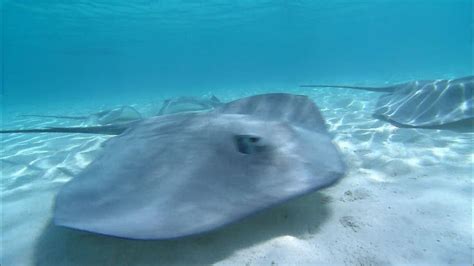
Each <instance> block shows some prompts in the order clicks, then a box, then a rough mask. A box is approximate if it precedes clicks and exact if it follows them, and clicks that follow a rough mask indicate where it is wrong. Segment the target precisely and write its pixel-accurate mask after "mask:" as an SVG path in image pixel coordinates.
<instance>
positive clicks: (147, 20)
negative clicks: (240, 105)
mask: <svg viewBox="0 0 474 266" xmlns="http://www.w3.org/2000/svg"><path fill="white" fill-rule="evenodd" d="M1 1H2V2H1V3H2V6H1V23H2V25H1V28H2V42H1V46H2V47H1V48H2V54H1V61H2V65H1V67H2V69H1V71H2V88H1V109H2V120H1V121H0V122H1V124H2V128H34V127H47V126H77V125H84V123H81V122H79V124H78V122H77V121H66V120H60V119H41V118H24V117H23V118H20V117H19V116H18V115H21V114H27V113H40V114H63V115H84V114H90V113H94V112H97V111H100V110H103V109H107V108H113V107H117V106H119V105H132V106H134V107H135V108H136V109H137V110H139V111H140V112H141V113H142V114H144V115H145V116H151V115H153V114H156V111H157V110H158V109H159V107H160V105H161V103H162V100H163V99H165V98H168V97H174V96H208V95H211V94H214V95H216V96H218V97H219V98H220V99H221V100H223V101H229V100H233V99H237V98H239V97H242V96H249V95H253V94H256V93H265V92H275V91H279V92H289V93H298V94H305V95H308V96H309V97H310V98H311V99H313V100H314V101H315V103H316V104H317V105H318V106H319V108H320V109H321V111H322V113H323V115H324V117H325V118H326V122H327V125H328V128H329V131H330V133H331V134H332V135H333V136H334V142H335V144H336V145H338V146H339V148H340V150H341V154H342V156H343V157H344V158H345V160H346V162H347V164H348V173H347V175H346V176H345V177H344V178H343V180H342V181H341V182H340V183H339V184H337V185H336V186H334V187H331V188H329V189H327V190H324V191H323V192H318V193H316V194H313V195H310V196H308V197H306V198H301V199H298V200H297V201H295V202H290V203H288V204H284V205H282V206H279V207H277V208H275V209H272V210H269V211H266V212H264V213H262V214H260V215H257V216H255V217H251V218H249V219H247V220H245V221H243V222H242V223H237V224H235V225H232V226H230V227H226V228H224V229H222V230H219V231H217V232H211V233H209V234H206V235H204V236H200V237H197V238H190V239H182V240H176V241H171V242H160V241H149V242H146V241H145V242H142V241H128V240H123V239H115V238H107V237H103V236H98V235H93V234H87V233H83V232H75V231H73V230H66V229H63V228H58V227H56V226H54V225H53V224H52V223H51V216H52V211H51V209H52V206H53V202H54V196H55V195H56V194H57V192H58V189H59V188H60V187H62V186H63V185H64V183H66V182H67V181H68V180H70V179H71V176H74V175H75V174H77V173H79V172H80V171H81V170H82V169H84V167H86V166H87V164H89V163H90V162H91V161H93V160H94V158H95V157H96V156H97V154H98V153H99V152H100V149H101V145H102V143H103V142H104V141H105V140H106V139H107V138H108V137H107V136H95V135H87V136H85V135H80V134H73V135H71V134H59V135H54V134H53V135H48V134H32V135H18V134H9V135H2V139H1V149H2V152H1V156H0V161H1V169H2V175H1V178H2V181H1V188H2V191H1V197H2V200H1V211H2V229H1V231H2V243H1V245H0V252H1V258H0V263H1V264H2V265H156V264H163V265H172V264H177V265H188V264H204V265H208V264H218V265H273V264H277V265H278V264H279V265H289V264H295V263H296V264H307V265H314V264H326V265H344V264H346V265H353V264H360V265H379V264H395V265H397V264H405V265H407V264H425V265H434V264H437V265H445V264H456V265H471V264H472V248H473V247H472V230H473V227H472V222H473V220H472V175H473V170H472V160H473V158H474V153H473V152H472V151H473V148H474V147H473V144H472V137H473V134H472V132H467V133H466V132H453V131H444V130H425V129H399V128H397V127H395V126H393V125H391V124H388V123H385V122H383V121H380V120H376V119H374V118H373V117H372V110H373V109H374V104H375V102H376V99H377V97H378V96H379V95H378V94H376V93H372V92H359V91H348V90H338V89H336V90H318V91H316V90H312V89H303V88H299V87H298V85H299V84H304V83H333V84H357V85H385V84H392V83H396V82H402V81H408V80H418V79H441V78H456V77H462V76H467V75H472V73H473V60H474V57H473V42H472V36H473V27H472V25H473V17H472V14H473V13H474V10H473V4H472V0H414V1H407V0H354V1H353V0H307V1H306V0H299V1H286V0H274V1H263V0H245V1H244V0H242V1H216V0H209V1H193V0H188V1H184V0H182V1H178V0H170V1H161V0H148V1H145V0H143V1H124V0H115V1H112V0H97V1H92V0H80V1H65V0H1Z"/></svg>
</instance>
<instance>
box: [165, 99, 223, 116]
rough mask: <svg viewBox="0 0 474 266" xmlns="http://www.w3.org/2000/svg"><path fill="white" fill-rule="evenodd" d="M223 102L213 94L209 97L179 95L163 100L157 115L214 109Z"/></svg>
mask: <svg viewBox="0 0 474 266" xmlns="http://www.w3.org/2000/svg"><path fill="white" fill-rule="evenodd" d="M221 105H223V103H222V102H221V101H220V100H219V99H218V98H217V97H216V96H214V95H212V96H211V97H199V98H198V97H191V96H181V97H177V98H172V99H166V100H164V101H163V105H162V106H161V109H160V111H158V115H165V114H175V113H180V112H187V111H204V110H210V109H214V108H216V107H219V106H221Z"/></svg>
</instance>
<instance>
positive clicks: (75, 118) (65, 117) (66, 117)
mask: <svg viewBox="0 0 474 266" xmlns="http://www.w3.org/2000/svg"><path fill="white" fill-rule="evenodd" d="M19 116H22V117H47V118H60V119H74V120H83V119H87V116H62V115H19Z"/></svg>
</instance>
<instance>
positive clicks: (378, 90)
mask: <svg viewBox="0 0 474 266" xmlns="http://www.w3.org/2000/svg"><path fill="white" fill-rule="evenodd" d="M300 87H302V88H343V89H353V90H364V91H375V92H393V91H394V90H395V88H396V87H397V86H389V87H363V86H346V85H322V84H321V85H319V84H318V85H300Z"/></svg>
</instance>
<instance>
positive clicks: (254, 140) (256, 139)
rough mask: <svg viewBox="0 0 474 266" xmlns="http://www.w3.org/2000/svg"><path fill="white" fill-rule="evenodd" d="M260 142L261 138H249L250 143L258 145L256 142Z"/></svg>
mask: <svg viewBox="0 0 474 266" xmlns="http://www.w3.org/2000/svg"><path fill="white" fill-rule="evenodd" d="M259 140H260V138H259V137H249V142H251V143H256V142H258V141H259Z"/></svg>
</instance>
